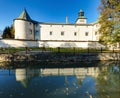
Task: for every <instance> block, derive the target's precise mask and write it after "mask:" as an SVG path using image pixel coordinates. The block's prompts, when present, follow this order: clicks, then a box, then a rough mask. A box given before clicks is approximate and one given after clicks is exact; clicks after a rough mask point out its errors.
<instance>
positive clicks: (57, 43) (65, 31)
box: [4, 9, 101, 48]
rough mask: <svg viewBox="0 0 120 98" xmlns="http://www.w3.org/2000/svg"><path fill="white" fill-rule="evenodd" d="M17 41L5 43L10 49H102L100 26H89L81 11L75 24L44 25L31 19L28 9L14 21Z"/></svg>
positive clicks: (94, 24) (95, 24) (95, 23)
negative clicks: (43, 47)
mask: <svg viewBox="0 0 120 98" xmlns="http://www.w3.org/2000/svg"><path fill="white" fill-rule="evenodd" d="M13 24H14V29H15V39H14V42H13V41H11V42H10V41H4V43H7V44H8V45H9V46H10V47H25V46H27V47H42V46H45V47H82V48H88V47H101V44H99V43H98V41H99V36H100V35H99V32H98V29H99V24H98V23H97V22H94V23H90V24H87V18H86V17H85V16H84V11H82V10H80V11H79V13H78V18H77V19H76V21H75V23H72V24H71V23H68V18H67V17H66V23H44V22H38V21H34V20H32V19H31V18H30V16H29V14H28V12H27V11H26V9H24V10H23V12H22V13H21V14H20V16H19V17H18V18H16V19H14V21H13Z"/></svg>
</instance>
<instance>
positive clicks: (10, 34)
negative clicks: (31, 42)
mask: <svg viewBox="0 0 120 98" xmlns="http://www.w3.org/2000/svg"><path fill="white" fill-rule="evenodd" d="M2 37H3V39H5V38H12V39H13V38H14V27H13V26H11V27H9V26H8V27H5V29H4V30H3V35H2Z"/></svg>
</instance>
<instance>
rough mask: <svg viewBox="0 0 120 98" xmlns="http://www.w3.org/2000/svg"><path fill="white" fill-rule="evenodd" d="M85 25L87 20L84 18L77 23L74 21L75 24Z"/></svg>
mask: <svg viewBox="0 0 120 98" xmlns="http://www.w3.org/2000/svg"><path fill="white" fill-rule="evenodd" d="M86 23H87V19H86V18H85V19H84V18H83V19H82V18H81V19H80V18H78V19H77V21H76V24H86Z"/></svg>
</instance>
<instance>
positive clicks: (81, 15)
mask: <svg viewBox="0 0 120 98" xmlns="http://www.w3.org/2000/svg"><path fill="white" fill-rule="evenodd" d="M86 23H87V18H85V16H84V12H83V10H80V11H79V13H78V18H77V20H76V24H86Z"/></svg>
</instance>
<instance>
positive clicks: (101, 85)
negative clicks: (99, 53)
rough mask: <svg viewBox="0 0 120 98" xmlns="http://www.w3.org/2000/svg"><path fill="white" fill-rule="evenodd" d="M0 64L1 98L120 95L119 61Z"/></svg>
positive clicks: (81, 97) (66, 97)
mask: <svg viewBox="0 0 120 98" xmlns="http://www.w3.org/2000/svg"><path fill="white" fill-rule="evenodd" d="M62 65H63V66H62ZM0 66H1V67H0V98H119V97H120V63H119V62H102V63H101V62H85V63H67V64H65V63H38V62H37V63H36V62H27V63H25V62H13V63H1V64H0Z"/></svg>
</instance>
